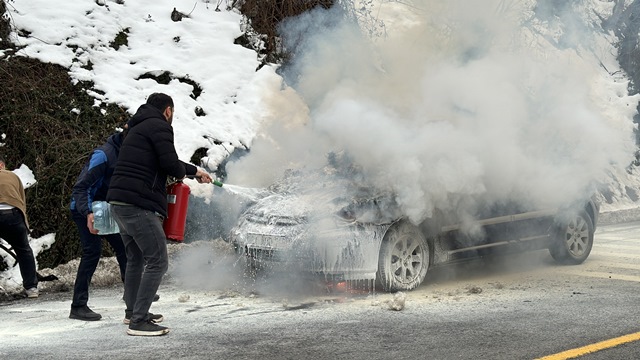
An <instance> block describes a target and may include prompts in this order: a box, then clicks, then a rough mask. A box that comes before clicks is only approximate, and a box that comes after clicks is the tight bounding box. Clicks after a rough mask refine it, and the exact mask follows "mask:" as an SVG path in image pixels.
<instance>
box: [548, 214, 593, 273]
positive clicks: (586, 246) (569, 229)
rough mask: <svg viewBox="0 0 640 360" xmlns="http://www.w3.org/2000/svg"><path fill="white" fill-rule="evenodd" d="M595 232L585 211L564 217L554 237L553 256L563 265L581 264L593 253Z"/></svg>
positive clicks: (551, 248)
mask: <svg viewBox="0 0 640 360" xmlns="http://www.w3.org/2000/svg"><path fill="white" fill-rule="evenodd" d="M593 232H594V228H593V222H592V220H591V217H590V216H589V215H588V214H587V213H586V212H585V211H579V212H577V213H575V214H573V215H569V216H566V217H563V218H562V219H561V220H560V226H559V227H558V228H557V230H556V232H555V236H553V237H552V244H551V246H550V247H549V252H550V253H551V256H552V257H553V258H554V259H555V260H556V261H557V262H559V263H561V264H570V265H577V264H581V263H582V262H584V261H585V260H586V259H587V257H589V254H590V253H591V248H592V247H593ZM552 235H553V234H552Z"/></svg>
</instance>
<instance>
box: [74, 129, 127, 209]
mask: <svg viewBox="0 0 640 360" xmlns="http://www.w3.org/2000/svg"><path fill="white" fill-rule="evenodd" d="M120 145H122V133H121V132H117V133H115V134H113V135H111V136H109V138H108V139H107V142H105V143H104V144H102V145H101V146H100V147H98V148H95V149H93V152H92V153H91V157H90V158H89V161H88V162H87V163H86V164H85V165H84V167H83V168H82V171H81V172H80V176H78V180H76V184H75V185H74V186H73V191H72V193H71V210H76V211H78V212H79V213H81V214H82V215H83V216H85V217H86V216H87V215H88V214H89V213H90V212H91V203H92V202H93V201H94V200H95V201H104V200H106V199H107V190H109V182H110V181H111V176H112V175H113V170H114V169H115V167H116V161H117V160H118V153H119V152H120Z"/></svg>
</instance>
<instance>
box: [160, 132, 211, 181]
mask: <svg viewBox="0 0 640 360" xmlns="http://www.w3.org/2000/svg"><path fill="white" fill-rule="evenodd" d="M173 141H174V137H173V128H172V127H171V125H169V124H168V123H167V124H166V126H163V128H162V129H160V130H159V131H157V132H155V133H154V136H153V141H152V143H153V144H154V146H155V147H156V152H157V154H158V155H159V163H160V167H161V168H162V170H163V171H164V172H165V173H166V174H167V175H169V176H173V177H174V178H176V179H183V178H184V177H185V176H187V175H194V176H196V179H197V180H198V182H201V183H203V182H211V181H212V179H211V176H210V175H209V174H207V173H206V172H205V171H203V170H201V169H198V168H197V167H196V166H194V165H192V164H189V163H186V162H184V161H181V160H180V159H178V153H177V152H176V148H175V145H174V142H173Z"/></svg>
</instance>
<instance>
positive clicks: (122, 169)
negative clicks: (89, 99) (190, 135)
mask: <svg viewBox="0 0 640 360" xmlns="http://www.w3.org/2000/svg"><path fill="white" fill-rule="evenodd" d="M128 125H129V133H128V134H127V136H126V137H125V139H124V142H123V143H122V147H121V148H120V155H119V157H118V162H117V163H116V168H115V171H114V172H113V176H112V178H111V183H110V185H109V192H108V193H107V201H120V202H124V203H127V204H131V205H135V206H138V207H140V208H143V209H146V210H149V211H155V212H157V213H159V214H160V215H162V216H164V217H166V216H167V189H166V186H167V175H169V176H173V177H175V178H178V179H181V178H183V177H184V176H185V175H195V174H196V172H197V170H198V169H197V168H196V167H195V166H193V165H191V164H187V163H185V162H182V161H180V160H179V159H178V154H177V153H176V149H175V146H174V144H173V128H172V127H171V125H170V124H169V123H168V122H167V121H166V119H165V117H164V115H163V114H162V112H161V111H160V110H158V109H156V108H155V107H153V106H150V105H146V104H145V105H142V106H140V107H139V108H138V111H137V112H136V113H135V115H133V117H132V118H131V119H130V120H129V122H128Z"/></svg>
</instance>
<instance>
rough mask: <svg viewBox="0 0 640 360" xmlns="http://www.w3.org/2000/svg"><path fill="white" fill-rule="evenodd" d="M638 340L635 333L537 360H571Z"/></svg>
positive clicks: (639, 336) (638, 335) (639, 337)
mask: <svg viewBox="0 0 640 360" xmlns="http://www.w3.org/2000/svg"><path fill="white" fill-rule="evenodd" d="M638 340H640V332H637V333H634V334H629V335H624V336H620V337H617V338H613V339H609V340H604V341H600V342H597V343H595V344H591V345H587V346H583V347H579V348H576V349H571V350H567V351H563V352H561V353H557V354H553V355H548V356H545V357H543V358H539V359H538V360H565V359H573V358H576V357H578V356H582V355H586V354H591V353H594V352H597V351H600V350H605V349H610V348H612V347H616V346H618V345H622V344H626V343H630V342H633V341H638Z"/></svg>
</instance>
